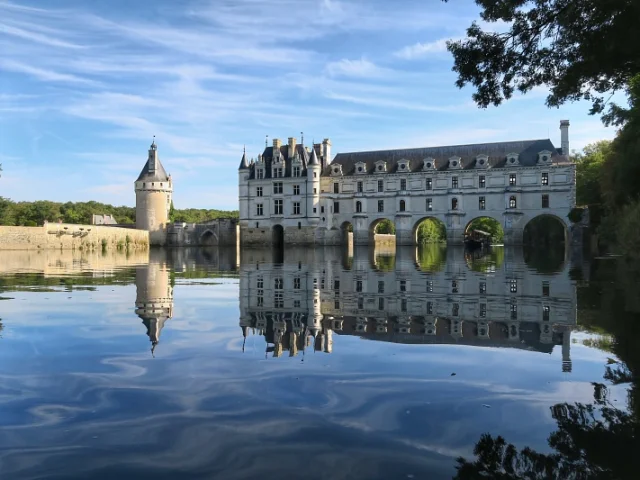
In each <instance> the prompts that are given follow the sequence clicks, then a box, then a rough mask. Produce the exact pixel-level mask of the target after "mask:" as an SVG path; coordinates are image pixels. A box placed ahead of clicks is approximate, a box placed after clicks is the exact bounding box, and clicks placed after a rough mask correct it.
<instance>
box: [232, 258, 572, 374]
mask: <svg viewBox="0 0 640 480" xmlns="http://www.w3.org/2000/svg"><path fill="white" fill-rule="evenodd" d="M346 255H347V254H346V252H340V251H339V250H338V251H336V250H333V249H319V250H287V251H286V252H285V254H284V255H283V257H284V259H283V260H284V261H283V262H280V261H278V260H281V259H276V261H274V260H273V259H272V254H271V253H270V252H262V251H247V252H243V255H242V262H241V266H240V326H241V328H242V333H243V335H244V336H245V339H246V337H247V336H249V335H252V334H255V335H261V336H264V338H265V340H266V342H267V353H272V355H273V356H274V357H280V356H281V355H283V353H284V352H285V351H288V352H289V356H295V355H297V354H298V353H299V352H301V351H303V350H305V349H308V348H313V350H316V351H322V352H326V353H331V352H332V350H333V340H334V335H357V336H359V337H362V338H365V339H369V340H375V341H385V342H397V343H412V344H455V345H470V346H475V347H506V348H518V349H526V350H532V351H538V352H544V353H551V352H552V350H553V348H554V346H556V345H558V346H561V348H562V369H563V371H571V359H570V345H571V330H572V327H573V326H575V325H576V288H575V285H574V283H573V282H572V281H571V279H570V276H569V270H570V268H569V265H568V262H563V263H561V264H560V265H559V266H558V267H557V268H555V269H552V271H551V272H549V273H544V272H540V271H537V270H535V269H532V268H530V267H528V266H527V265H526V263H525V261H524V255H523V251H522V250H521V249H504V250H503V249H497V250H496V251H494V252H492V253H491V254H490V255H488V256H484V257H481V258H475V259H474V258H471V257H470V255H469V254H468V253H466V252H465V251H464V249H462V248H451V247H449V248H447V249H439V248H438V247H434V248H430V249H425V250H422V251H421V250H418V249H415V248H406V249H405V248H398V249H397V251H396V252H395V255H376V254H375V252H373V251H371V250H364V249H363V250H360V249H356V250H355V252H354V254H353V256H346Z"/></svg>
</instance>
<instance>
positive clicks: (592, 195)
mask: <svg viewBox="0 0 640 480" xmlns="http://www.w3.org/2000/svg"><path fill="white" fill-rule="evenodd" d="M610 154H611V142H610V141H609V140H601V141H599V142H596V143H592V144H589V145H587V146H586V147H584V150H583V151H582V152H581V153H577V154H575V155H573V160H574V161H575V162H576V203H577V204H578V205H593V204H600V203H602V191H601V177H602V169H603V167H604V163H605V161H606V159H607V157H608V156H609V155H610Z"/></svg>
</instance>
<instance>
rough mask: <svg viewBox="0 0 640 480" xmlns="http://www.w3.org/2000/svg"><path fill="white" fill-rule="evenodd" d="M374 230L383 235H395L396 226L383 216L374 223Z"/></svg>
mask: <svg viewBox="0 0 640 480" xmlns="http://www.w3.org/2000/svg"><path fill="white" fill-rule="evenodd" d="M375 232H376V233H380V234H383V235H395V234H396V226H395V225H394V224H393V222H392V221H391V220H388V219H386V218H385V219H383V220H381V221H380V222H379V223H378V224H377V225H376V227H375Z"/></svg>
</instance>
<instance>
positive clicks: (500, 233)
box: [463, 215, 505, 242]
mask: <svg viewBox="0 0 640 480" xmlns="http://www.w3.org/2000/svg"><path fill="white" fill-rule="evenodd" d="M485 218H486V219H489V220H492V221H493V222H495V224H496V225H495V226H496V227H499V231H498V232H496V233H497V235H495V236H494V238H493V239H492V240H493V241H498V242H504V235H505V226H504V222H503V221H502V219H499V218H496V217H494V216H493V215H478V216H477V217H474V218H472V219H471V220H469V222H468V223H467V224H466V225H465V227H464V230H463V234H464V235H466V234H467V233H469V230H470V228H471V225H472V224H473V223H474V222H476V221H477V220H481V219H485ZM476 223H477V222H476ZM480 229H481V230H486V231H489V233H494V232H493V231H490V230H493V229H492V228H489V229H487V228H480ZM497 237H499V238H497Z"/></svg>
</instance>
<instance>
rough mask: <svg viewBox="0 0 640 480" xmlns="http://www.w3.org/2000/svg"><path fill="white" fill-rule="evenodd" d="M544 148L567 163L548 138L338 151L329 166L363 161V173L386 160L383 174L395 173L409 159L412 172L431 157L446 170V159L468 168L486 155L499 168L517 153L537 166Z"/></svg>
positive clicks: (351, 169)
mask: <svg viewBox="0 0 640 480" xmlns="http://www.w3.org/2000/svg"><path fill="white" fill-rule="evenodd" d="M543 150H547V151H550V152H551V159H552V161H553V163H569V160H568V159H567V157H565V156H564V155H561V154H560V153H559V151H558V149H556V148H555V147H554V146H553V143H551V140H549V139H545V140H523V141H515V142H500V143H479V144H472V145H454V146H447V147H426V148H410V149H397V150H378V151H370V152H350V153H339V154H338V155H336V157H335V158H334V159H333V162H331V165H335V164H339V165H342V174H343V175H353V174H355V170H356V163H358V162H364V163H365V164H366V172H367V173H373V172H374V170H375V162H377V161H379V160H384V161H386V162H387V172H386V173H396V171H397V169H398V161H399V160H403V159H404V160H409V165H410V169H411V171H412V172H415V171H422V168H423V160H424V159H425V158H434V159H435V164H436V169H437V170H447V169H448V165H449V158H451V157H460V158H461V164H462V168H463V169H464V170H469V169H472V168H475V165H476V157H477V156H478V155H487V156H488V157H489V165H490V166H491V167H492V168H501V167H504V166H505V164H506V161H507V158H506V157H507V155H508V154H510V153H517V154H518V155H519V158H518V160H519V163H520V166H525V167H526V166H534V165H537V162H538V153H540V152H542V151H543ZM330 174H331V168H330V166H328V167H326V168H325V169H324V171H323V172H322V175H326V176H329V175H330Z"/></svg>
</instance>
